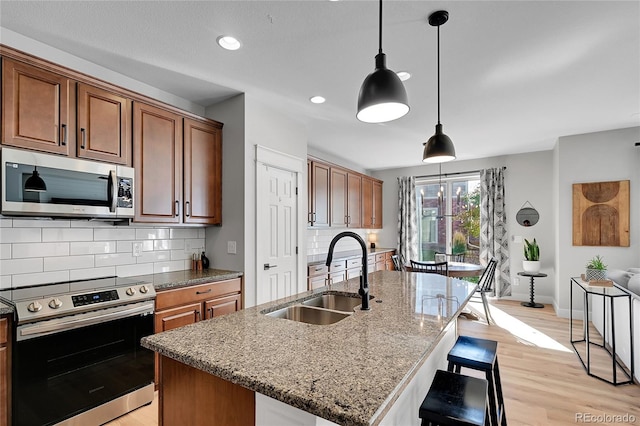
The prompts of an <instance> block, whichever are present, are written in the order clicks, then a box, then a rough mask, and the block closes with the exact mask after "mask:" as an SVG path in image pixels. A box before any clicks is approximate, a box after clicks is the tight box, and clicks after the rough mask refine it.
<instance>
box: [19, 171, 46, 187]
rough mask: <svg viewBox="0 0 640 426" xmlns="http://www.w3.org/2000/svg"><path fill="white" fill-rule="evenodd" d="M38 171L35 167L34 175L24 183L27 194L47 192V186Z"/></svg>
mask: <svg viewBox="0 0 640 426" xmlns="http://www.w3.org/2000/svg"><path fill="white" fill-rule="evenodd" d="M36 169H37V168H36V167H35V166H34V168H33V174H32V175H31V176H29V178H28V179H27V181H26V182H25V183H24V190H25V191H27V192H45V191H46V190H47V184H46V183H44V181H43V180H42V178H41V177H40V174H39V173H38V170H36Z"/></svg>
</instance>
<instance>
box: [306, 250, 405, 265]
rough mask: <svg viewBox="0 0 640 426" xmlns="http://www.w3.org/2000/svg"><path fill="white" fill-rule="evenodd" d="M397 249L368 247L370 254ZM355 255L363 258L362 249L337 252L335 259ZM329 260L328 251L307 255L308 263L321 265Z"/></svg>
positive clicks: (348, 257)
mask: <svg viewBox="0 0 640 426" xmlns="http://www.w3.org/2000/svg"><path fill="white" fill-rule="evenodd" d="M393 250H395V249H394V248H379V247H376V248H368V249H367V255H370V254H376V253H386V252H388V251H393ZM354 257H357V258H361V257H362V250H361V249H357V250H349V251H341V252H335V253H334V254H333V260H343V259H352V258H354ZM326 261H327V253H323V254H314V255H311V256H307V265H320V264H323V265H324V263H325V262H326Z"/></svg>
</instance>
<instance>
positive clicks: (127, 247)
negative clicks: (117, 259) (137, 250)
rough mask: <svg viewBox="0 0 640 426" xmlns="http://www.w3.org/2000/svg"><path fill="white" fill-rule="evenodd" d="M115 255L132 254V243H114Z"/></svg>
mask: <svg viewBox="0 0 640 426" xmlns="http://www.w3.org/2000/svg"><path fill="white" fill-rule="evenodd" d="M116 252H117V253H132V252H133V241H116Z"/></svg>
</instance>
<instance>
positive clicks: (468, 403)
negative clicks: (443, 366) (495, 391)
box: [420, 370, 489, 426]
mask: <svg viewBox="0 0 640 426" xmlns="http://www.w3.org/2000/svg"><path fill="white" fill-rule="evenodd" d="M487 390H488V383H487V381H486V380H485V379H479V378H477V377H469V376H464V375H462V374H456V373H451V372H448V371H444V370H437V371H436V375H435V377H434V378H433V382H432V383H431V387H430V388H429V392H428V393H427V396H426V397H425V398H424V401H422V405H420V418H421V419H422V426H433V425H451V426H453V425H455V426H459V425H462V426H483V425H487V426H488V425H489V414H488V412H487V410H488V408H487Z"/></svg>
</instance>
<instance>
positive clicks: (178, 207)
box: [176, 200, 180, 217]
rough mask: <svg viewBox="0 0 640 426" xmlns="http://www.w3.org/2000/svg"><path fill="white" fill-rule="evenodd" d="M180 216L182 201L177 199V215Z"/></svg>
mask: <svg viewBox="0 0 640 426" xmlns="http://www.w3.org/2000/svg"><path fill="white" fill-rule="evenodd" d="M178 216H180V201H178V200H176V217H178Z"/></svg>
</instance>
